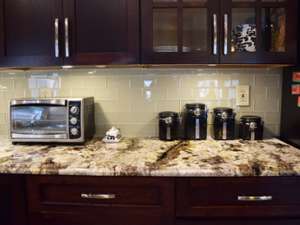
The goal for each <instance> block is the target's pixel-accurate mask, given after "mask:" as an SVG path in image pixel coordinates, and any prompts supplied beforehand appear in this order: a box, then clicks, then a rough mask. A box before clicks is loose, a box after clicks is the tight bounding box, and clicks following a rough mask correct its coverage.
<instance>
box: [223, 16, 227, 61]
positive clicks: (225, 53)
mask: <svg viewBox="0 0 300 225" xmlns="http://www.w3.org/2000/svg"><path fill="white" fill-rule="evenodd" d="M224 55H228V14H224Z"/></svg>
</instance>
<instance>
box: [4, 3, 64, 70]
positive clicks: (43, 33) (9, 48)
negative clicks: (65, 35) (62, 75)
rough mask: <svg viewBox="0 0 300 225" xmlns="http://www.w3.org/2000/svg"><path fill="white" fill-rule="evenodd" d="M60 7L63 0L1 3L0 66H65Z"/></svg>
mask: <svg viewBox="0 0 300 225" xmlns="http://www.w3.org/2000/svg"><path fill="white" fill-rule="evenodd" d="M60 3H61V1H60V0H43V1H40V0H0V66H7V67H11V66H23V67H27V66H51V65H57V64H60V63H62V58H60V52H59V44H60V43H59V38H58V36H59V28H60V26H59V25H60V21H59V18H60V11H61V5H60ZM55 34H56V35H55ZM55 39H56V40H55Z"/></svg>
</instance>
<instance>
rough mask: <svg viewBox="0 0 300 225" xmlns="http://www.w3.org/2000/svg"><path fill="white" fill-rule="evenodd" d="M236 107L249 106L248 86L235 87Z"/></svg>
mask: <svg viewBox="0 0 300 225" xmlns="http://www.w3.org/2000/svg"><path fill="white" fill-rule="evenodd" d="M236 105H237V106H250V86H248V85H240V86H237V87H236Z"/></svg>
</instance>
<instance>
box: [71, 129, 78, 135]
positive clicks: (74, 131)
mask: <svg viewBox="0 0 300 225" xmlns="http://www.w3.org/2000/svg"><path fill="white" fill-rule="evenodd" d="M70 131H71V134H72V135H73V136H77V135H78V134H79V130H78V129H77V128H72V129H71V130H70Z"/></svg>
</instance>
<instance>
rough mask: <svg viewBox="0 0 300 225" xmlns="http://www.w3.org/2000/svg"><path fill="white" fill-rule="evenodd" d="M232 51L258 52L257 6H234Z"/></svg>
mask: <svg viewBox="0 0 300 225" xmlns="http://www.w3.org/2000/svg"><path fill="white" fill-rule="evenodd" d="M231 34H232V38H231V52H256V23H255V8H233V9H232V26H231Z"/></svg>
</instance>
